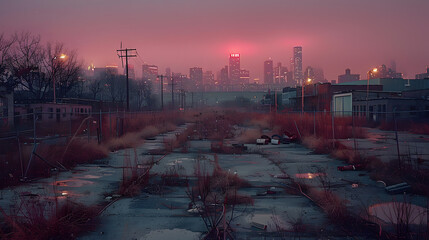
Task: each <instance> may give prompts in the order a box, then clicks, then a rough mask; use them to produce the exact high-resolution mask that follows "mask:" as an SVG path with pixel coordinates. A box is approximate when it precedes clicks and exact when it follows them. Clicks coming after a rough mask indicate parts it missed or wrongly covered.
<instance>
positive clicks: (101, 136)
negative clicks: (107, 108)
mask: <svg viewBox="0 0 429 240" xmlns="http://www.w3.org/2000/svg"><path fill="white" fill-rule="evenodd" d="M102 119H103V118H102V117H101V109H100V120H99V122H98V124H99V127H98V128H99V129H100V142H99V143H101V141H102V139H103V123H102V122H101V121H102Z"/></svg>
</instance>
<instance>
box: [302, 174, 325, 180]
mask: <svg viewBox="0 0 429 240" xmlns="http://www.w3.org/2000/svg"><path fill="white" fill-rule="evenodd" d="M320 176H326V173H297V174H295V177H296V178H305V179H313V178H315V177H320Z"/></svg>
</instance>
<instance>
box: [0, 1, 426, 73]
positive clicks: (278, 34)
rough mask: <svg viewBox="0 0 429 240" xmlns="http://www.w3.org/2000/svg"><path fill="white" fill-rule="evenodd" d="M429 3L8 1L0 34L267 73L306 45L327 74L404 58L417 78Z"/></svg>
mask: <svg viewBox="0 0 429 240" xmlns="http://www.w3.org/2000/svg"><path fill="white" fill-rule="evenodd" d="M427 9H429V1H427V0H406V1H405V0H323V1H322V0H293V1H292V0H265V1H258V0H255V1H252V0H217V1H202V0H180V1H178V0H157V1H148V0H124V1H113V0H86V1H84V0H73V1H71V0H70V1H59V0H13V1H12V0H3V1H0V32H3V33H5V34H12V33H14V32H21V31H30V32H32V33H34V34H40V35H41V36H42V40H44V41H52V42H55V41H59V42H63V43H64V44H65V45H66V47H67V48H69V49H76V50H77V51H78V54H79V56H80V57H81V58H82V59H83V61H84V62H85V63H86V64H89V63H94V64H95V66H100V67H102V66H104V65H107V64H117V65H120V61H119V59H118V57H117V55H116V49H118V48H119V45H120V42H121V41H122V42H123V45H124V47H129V48H137V50H138V53H139V55H140V58H138V59H133V60H131V64H134V65H136V69H137V74H138V75H140V74H141V68H140V65H141V63H142V62H143V61H144V62H147V63H150V64H155V65H158V66H159V67H160V69H161V70H162V72H164V69H165V68H166V67H170V68H171V69H172V71H173V72H182V73H185V74H188V73H189V68H190V67H195V66H198V67H203V69H204V70H212V71H213V72H217V71H218V70H219V69H220V68H221V67H223V66H224V65H227V64H228V55H229V53H231V52H239V53H241V65H242V68H245V69H248V70H250V73H251V77H252V78H256V77H259V78H261V76H262V71H263V62H264V61H265V60H266V59H268V58H269V57H271V58H272V59H273V60H274V62H275V63H276V62H279V61H280V62H282V63H283V64H286V66H287V67H289V59H290V57H291V56H292V48H293V46H296V45H301V46H303V65H304V68H305V67H306V66H308V65H311V66H313V67H320V68H323V70H324V71H325V77H326V78H327V79H328V80H332V79H336V78H337V75H339V74H343V72H344V69H345V68H351V70H352V73H360V74H361V77H362V78H365V76H366V74H365V73H366V71H368V69H370V68H372V67H374V66H378V65H381V64H383V63H384V64H386V65H389V64H390V62H391V61H392V60H395V61H396V64H397V70H398V71H400V72H403V73H405V77H409V78H413V77H414V75H415V74H416V73H421V72H425V68H426V65H429V31H427V23H428V22H429V15H428V14H427Z"/></svg>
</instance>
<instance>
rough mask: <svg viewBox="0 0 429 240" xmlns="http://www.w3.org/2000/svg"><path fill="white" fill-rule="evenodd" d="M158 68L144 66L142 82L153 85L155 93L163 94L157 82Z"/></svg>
mask: <svg viewBox="0 0 429 240" xmlns="http://www.w3.org/2000/svg"><path fill="white" fill-rule="evenodd" d="M157 78H158V66H155V65H149V64H143V65H142V80H143V82H148V83H150V84H151V86H152V89H153V92H154V93H160V92H161V86H160V84H158V82H157Z"/></svg>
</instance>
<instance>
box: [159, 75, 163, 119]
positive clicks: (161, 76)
mask: <svg viewBox="0 0 429 240" xmlns="http://www.w3.org/2000/svg"><path fill="white" fill-rule="evenodd" d="M158 77H160V78H161V111H162V110H164V76H163V75H160V76H158Z"/></svg>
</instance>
